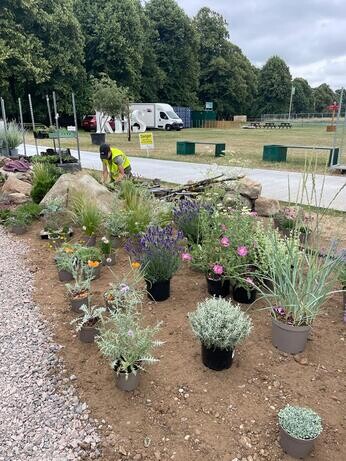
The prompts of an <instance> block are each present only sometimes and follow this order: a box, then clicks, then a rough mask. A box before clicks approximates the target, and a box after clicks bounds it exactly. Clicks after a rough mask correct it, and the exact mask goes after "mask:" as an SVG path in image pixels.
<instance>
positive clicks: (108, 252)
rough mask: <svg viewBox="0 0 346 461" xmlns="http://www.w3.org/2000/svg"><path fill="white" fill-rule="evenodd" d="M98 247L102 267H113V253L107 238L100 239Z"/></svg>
mask: <svg viewBox="0 0 346 461" xmlns="http://www.w3.org/2000/svg"><path fill="white" fill-rule="evenodd" d="M99 245H100V250H101V253H102V256H103V258H102V264H103V265H104V266H114V265H115V261H116V260H115V251H114V250H113V247H112V243H111V242H110V240H109V239H108V238H107V237H102V238H101V241H100V243H99Z"/></svg>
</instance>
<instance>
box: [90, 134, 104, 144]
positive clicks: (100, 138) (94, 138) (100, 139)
mask: <svg viewBox="0 0 346 461" xmlns="http://www.w3.org/2000/svg"><path fill="white" fill-rule="evenodd" d="M90 136H91V143H92V144H95V145H96V146H101V144H104V143H105V142H106V133H90Z"/></svg>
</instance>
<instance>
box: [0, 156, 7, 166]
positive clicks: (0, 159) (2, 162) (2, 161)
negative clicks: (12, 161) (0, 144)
mask: <svg viewBox="0 0 346 461" xmlns="http://www.w3.org/2000/svg"><path fill="white" fill-rule="evenodd" d="M6 160H8V157H4V156H3V155H0V166H4V165H5V163H6Z"/></svg>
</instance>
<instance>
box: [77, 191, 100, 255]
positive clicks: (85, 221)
mask: <svg viewBox="0 0 346 461" xmlns="http://www.w3.org/2000/svg"><path fill="white" fill-rule="evenodd" d="M72 219H73V222H74V223H75V224H77V225H78V226H80V227H81V228H82V229H83V231H84V234H85V236H84V245H86V246H95V245H96V233H97V231H98V229H99V227H100V225H101V222H102V213H101V212H100V210H99V208H98V206H97V205H96V203H95V202H92V201H90V200H87V199H85V198H84V197H83V196H82V195H79V196H75V197H74V199H73V211H72Z"/></svg>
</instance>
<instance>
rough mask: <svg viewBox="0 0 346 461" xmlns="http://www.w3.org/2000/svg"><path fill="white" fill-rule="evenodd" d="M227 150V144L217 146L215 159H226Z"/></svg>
mask: <svg viewBox="0 0 346 461" xmlns="http://www.w3.org/2000/svg"><path fill="white" fill-rule="evenodd" d="M225 150H226V144H216V145H215V157H224V155H225Z"/></svg>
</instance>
